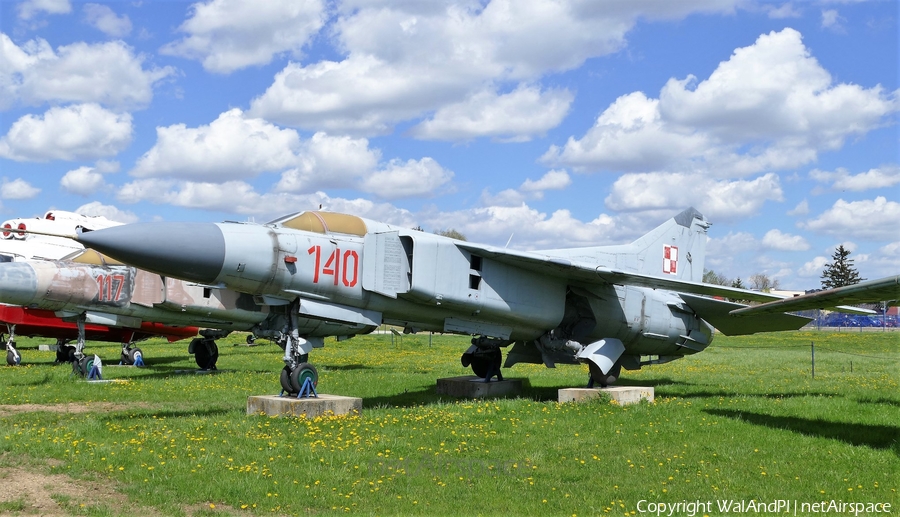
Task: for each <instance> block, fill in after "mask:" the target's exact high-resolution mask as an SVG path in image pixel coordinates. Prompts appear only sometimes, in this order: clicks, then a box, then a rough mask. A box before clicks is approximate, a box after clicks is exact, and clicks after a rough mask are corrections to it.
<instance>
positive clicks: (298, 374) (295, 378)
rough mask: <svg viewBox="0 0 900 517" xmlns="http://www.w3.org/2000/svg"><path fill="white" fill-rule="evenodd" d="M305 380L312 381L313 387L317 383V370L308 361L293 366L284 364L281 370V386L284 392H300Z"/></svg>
mask: <svg viewBox="0 0 900 517" xmlns="http://www.w3.org/2000/svg"><path fill="white" fill-rule="evenodd" d="M307 380H308V381H309V382H310V383H312V387H313V388H315V387H316V386H318V385H319V371H318V370H316V367H315V366H313V365H311V364H309V363H300V364H298V365H297V366H295V367H294V368H291V367H290V366H285V367H284V368H283V369H282V370H281V388H282V389H284V391H285V392H286V393H290V394H292V395H296V394H297V393H300V391H301V390H302V389H303V385H304V384H305V383H306V381H307Z"/></svg>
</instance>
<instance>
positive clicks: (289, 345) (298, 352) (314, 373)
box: [278, 300, 325, 396]
mask: <svg viewBox="0 0 900 517" xmlns="http://www.w3.org/2000/svg"><path fill="white" fill-rule="evenodd" d="M299 305H300V301H299V300H297V301H294V302H293V303H291V307H290V309H289V310H290V317H289V318H288V324H287V327H286V328H285V329H284V332H283V333H282V336H281V338H280V339H279V340H278V341H279V344H281V343H282V342H283V343H284V368H283V369H282V370H281V379H280V380H281V388H282V389H283V390H284V393H287V394H289V395H292V396H297V395H305V396H308V395H312V394H314V393H315V388H316V386H317V385H318V384H319V372H318V370H316V367H315V366H313V365H311V364H310V363H309V362H307V361H309V352H310V351H312V349H313V348H320V347H322V346H324V345H325V342H324V340H323V339H322V338H320V337H305V338H304V337H300V331H299V330H298V326H299V324H298V321H297V314H298V313H299V311H300V307H299ZM309 387H311V388H312V390H309V389H308V388H309Z"/></svg>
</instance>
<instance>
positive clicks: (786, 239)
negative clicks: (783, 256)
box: [762, 229, 809, 251]
mask: <svg viewBox="0 0 900 517" xmlns="http://www.w3.org/2000/svg"><path fill="white" fill-rule="evenodd" d="M762 245H763V246H764V247H766V248H769V249H773V250H781V251H806V250H808V249H809V243H808V242H806V239H804V238H803V237H802V236H800V235H791V234H789V233H782V232H781V230H778V229H773V230H769V231H768V232H766V234H765V235H763V238H762Z"/></svg>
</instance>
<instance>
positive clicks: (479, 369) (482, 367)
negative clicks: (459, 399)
mask: <svg viewBox="0 0 900 517" xmlns="http://www.w3.org/2000/svg"><path fill="white" fill-rule="evenodd" d="M469 366H471V367H472V373H474V374H475V376H476V377H480V378H482V379H484V378H485V377H487V373H488V368H490V366H491V361H490V359H489V358H487V357H485V356H483V355H473V356H472V360H471V362H470V363H469Z"/></svg>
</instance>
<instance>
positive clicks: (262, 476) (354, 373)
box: [0, 332, 900, 515]
mask: <svg viewBox="0 0 900 517" xmlns="http://www.w3.org/2000/svg"><path fill="white" fill-rule="evenodd" d="M40 342H41V341H38V340H33V341H29V340H26V339H22V340H20V341H19V345H20V347H21V348H25V347H28V346H29V345H31V346H34V345H37V344H38V343H40ZM242 342H243V336H242V335H236V336H234V337H232V338H229V339H226V340H222V341H220V342H219V348H220V351H221V354H220V358H219V363H218V365H219V368H220V370H221V371H220V373H217V374H210V375H196V374H193V373H180V372H179V371H185V370H191V369H193V368H195V365H194V364H193V362H192V357H191V356H188V355H187V353H186V351H185V350H186V343H176V344H168V343H161V342H159V341H151V342H146V343H143V344H142V345H141V346H142V349H143V350H144V356H145V360H146V361H147V362H148V364H149V366H148V367H147V368H142V369H136V368H127V367H106V369H105V370H104V376H105V377H106V378H108V379H110V378H114V379H119V380H122V381H123V382H115V383H106V384H89V383H86V382H85V381H83V380H81V379H78V378H75V377H72V376H71V368H70V367H69V366H68V365H55V364H53V359H54V354H53V353H51V352H39V351H37V350H23V356H24V362H26V363H28V364H27V365H26V366H21V367H18V368H11V367H9V368H3V369H2V370H0V404H2V406H0V469H2V468H6V469H19V470H16V471H17V472H20V471H22V469H27V470H33V471H39V472H44V473H46V474H48V475H49V474H53V473H64V474H66V476H68V477H69V478H72V479H75V480H81V481H86V482H92V483H100V484H103V485H109V486H111V487H112V488H113V489H114V490H115V491H116V492H117V493H120V494H124V496H125V498H126V499H127V501H128V502H129V504H128V505H122V504H120V503H118V502H116V501H115V500H112V499H109V498H106V499H104V498H100V499H99V500H93V499H90V498H84V500H77V498H76V499H75V500H73V499H72V498H71V496H66V495H62V494H59V495H57V497H56V499H57V500H58V502H60V501H61V504H64V508H65V512H66V513H73V514H80V515H132V514H134V515H144V514H148V513H149V514H153V513H155V514H159V515H185V514H187V515H222V514H237V515H262V514H266V515H271V514H276V515H290V514H331V513H348V512H349V513H363V514H380V515H392V514H424V515H461V514H466V515H481V514H483V515H509V514H516V515H518V514H528V515H597V514H613V515H640V514H641V512H639V511H638V510H639V509H640V508H639V507H638V503H639V501H641V500H646V501H651V502H663V503H667V504H674V503H678V502H684V501H696V500H701V501H714V502H713V506H714V508H713V511H712V512H706V513H708V514H710V515H714V514H719V512H717V511H716V508H715V505H716V504H717V503H716V501H719V500H731V501H751V500H753V501H756V502H766V503H768V502H771V501H774V500H776V499H788V500H794V501H797V502H801V503H802V502H817V501H823V500H824V501H830V500H835V501H842V502H862V503H876V502H881V503H891V504H892V505H893V513H897V512H898V511H900V496H898V489H900V333H896V332H895V333H892V332H887V333H882V332H866V333H852V332H844V333H827V332H791V333H780V334H765V335H760V336H749V337H742V338H727V337H723V336H717V338H716V342H715V343H714V345H713V346H712V347H711V348H710V349H709V350H707V351H706V352H703V353H701V354H698V355H696V356H694V357H688V358H686V359H684V360H680V361H675V362H673V363H669V364H665V365H658V366H653V367H649V368H645V369H644V370H641V371H638V372H626V375H625V376H624V378H623V380H622V382H621V383H622V384H634V385H649V386H654V387H655V389H656V402H655V403H654V404H647V403H643V404H640V405H636V406H627V407H619V406H616V405H613V404H610V403H608V402H604V401H597V402H591V403H586V404H580V405H575V404H558V403H556V402H555V398H556V392H557V390H558V389H559V388H562V387H572V386H582V385H584V384H585V382H586V381H587V369H586V368H584V367H576V366H561V367H559V368H557V369H553V370H549V369H545V368H544V367H543V366H530V365H517V366H515V367H514V368H512V369H509V370H506V371H505V376H506V377H508V378H509V377H512V378H515V377H527V378H529V379H530V387H529V388H527V389H526V390H525V392H524V393H523V394H522V396H521V397H520V398H517V399H508V400H491V401H457V400H453V399H448V398H442V397H440V396H437V395H436V394H435V393H434V386H435V380H436V379H437V378H439V377H446V376H455V375H465V374H467V373H468V372H467V370H464V369H463V368H462V367H461V366H460V364H459V355H460V354H461V353H462V351H463V350H464V349H465V346H466V344H467V342H466V340H465V339H464V338H460V337H449V336H435V337H434V339H433V344H431V345H429V338H428V336H427V335H418V336H404V337H403V339H402V341H400V340H397V341H396V342H395V344H393V345H392V344H391V338H390V336H363V337H358V338H354V339H352V340H349V341H344V342H341V343H335V342H333V341H329V342H328V343H327V346H326V348H325V349H324V350H317V351H316V352H314V355H313V356H312V359H313V362H314V363H315V364H316V365H317V366H318V368H319V373H320V382H319V390H320V391H321V392H326V393H334V394H341V395H350V396H359V397H363V399H364V410H363V414H362V416H361V417H331V418H320V419H316V420H311V421H308V420H301V419H286V418H268V417H264V416H258V415H254V416H247V415H246V414H245V408H246V400H247V396H249V395H263V394H271V393H277V391H278V372H279V370H280V368H281V361H280V357H281V351H280V350H279V349H278V348H277V347H276V346H274V345H269V344H260V345H258V346H255V347H244V346H232V345H233V344H235V343H242ZM260 343H262V342H260ZM811 343H815V359H816V363H815V378H814V379H813V378H812V377H811V371H810V370H811V368H810V367H811V365H810V355H811V354H810V352H811V351H810V344H811ZM90 351H91V352H96V353H97V354H98V355H100V357H101V358H103V359H104V360H105V361H107V362H108V363H111V362H113V361H117V359H118V353H119V348H118V346H115V345H112V346H110V345H105V346H104V345H95V344H91V345H90ZM72 402H75V403H77V405H75V406H73V405H66V404H69V403H72ZM84 405H86V406H87V407H86V410H85V408H82V406H84ZM23 409H25V410H23ZM76 409H77V410H76ZM0 480H2V481H3V482H4V483H3V485H4V487H5V488H6V489H7V490H10V489H12V490H15V487H16V479H14V476H7V477H6V479H2V476H0ZM51 490H52V489H51ZM7 500H8V498H7ZM27 503H28V501H21V500H15V499H14V500H13V501H11V502H9V501H8V502H6V503H3V505H0V513H4V512H5V513H9V514H20V515H28V514H29V509H28V504H27ZM643 504H644V507H643V508H644V509H646V503H643ZM674 514H675V515H688V512H687V511H681V512H675V513H674ZM700 514H701V515H702V513H700ZM802 514H803V512H798V515H802ZM844 514H846V513H844Z"/></svg>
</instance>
